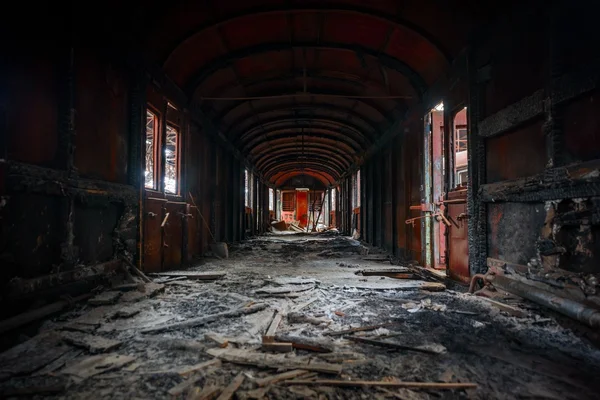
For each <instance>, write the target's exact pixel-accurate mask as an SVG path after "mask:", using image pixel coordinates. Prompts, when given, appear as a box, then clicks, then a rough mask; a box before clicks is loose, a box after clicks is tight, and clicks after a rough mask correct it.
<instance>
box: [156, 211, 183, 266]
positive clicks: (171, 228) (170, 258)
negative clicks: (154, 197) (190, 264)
mask: <svg viewBox="0 0 600 400" xmlns="http://www.w3.org/2000/svg"><path fill="white" fill-rule="evenodd" d="M165 206H166V212H168V213H169V218H168V219H167V222H166V223H165V226H164V227H163V237H164V239H163V243H164V245H163V246H164V247H163V251H164V256H163V268H162V269H163V270H164V271H169V270H172V269H177V268H181V261H182V251H183V216H184V214H185V209H186V204H185V203H181V202H167V203H166V205H165Z"/></svg>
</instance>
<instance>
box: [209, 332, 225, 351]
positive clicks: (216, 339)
mask: <svg viewBox="0 0 600 400" xmlns="http://www.w3.org/2000/svg"><path fill="white" fill-rule="evenodd" d="M204 338H205V339H206V340H210V341H211V342H213V343H216V344H217V346H219V347H220V348H222V349H223V348H225V347H227V346H228V345H229V340H227V339H225V338H224V337H223V336H220V335H217V334H216V333H207V334H206V335H204Z"/></svg>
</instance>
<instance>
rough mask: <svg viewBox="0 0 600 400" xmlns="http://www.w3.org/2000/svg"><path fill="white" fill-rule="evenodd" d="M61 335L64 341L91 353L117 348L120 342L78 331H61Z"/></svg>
mask: <svg viewBox="0 0 600 400" xmlns="http://www.w3.org/2000/svg"><path fill="white" fill-rule="evenodd" d="M61 336H62V338H63V340H64V341H65V342H67V343H69V344H72V345H73V346H77V347H82V348H84V349H87V350H88V351H89V352H90V353H92V354H95V353H105V352H107V351H110V350H113V349H115V348H117V347H118V346H120V345H121V343H122V342H120V341H118V340H113V339H107V338H105V337H102V336H96V335H86V334H84V333H78V332H63V333H62V334H61Z"/></svg>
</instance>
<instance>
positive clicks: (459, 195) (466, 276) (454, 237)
mask: <svg viewBox="0 0 600 400" xmlns="http://www.w3.org/2000/svg"><path fill="white" fill-rule="evenodd" d="M448 200H450V201H453V202H451V203H448V204H447V206H448V220H449V221H450V223H451V226H450V228H449V232H448V256H449V257H448V258H449V260H448V270H449V273H450V277H451V278H453V279H456V280H459V281H462V282H469V280H470V276H471V274H470V272H469V240H468V232H469V230H468V217H467V191H466V190H459V191H456V192H450V193H448Z"/></svg>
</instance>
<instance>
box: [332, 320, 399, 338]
mask: <svg viewBox="0 0 600 400" xmlns="http://www.w3.org/2000/svg"><path fill="white" fill-rule="evenodd" d="M395 324H397V322H388V323H385V324H378V325H370V326H359V327H357V328H350V329H344V330H342V331H335V332H325V333H324V335H325V336H344V335H348V334H351V333H354V332H367V331H373V330H375V329H378V328H382V327H384V326H391V325H395Z"/></svg>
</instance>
